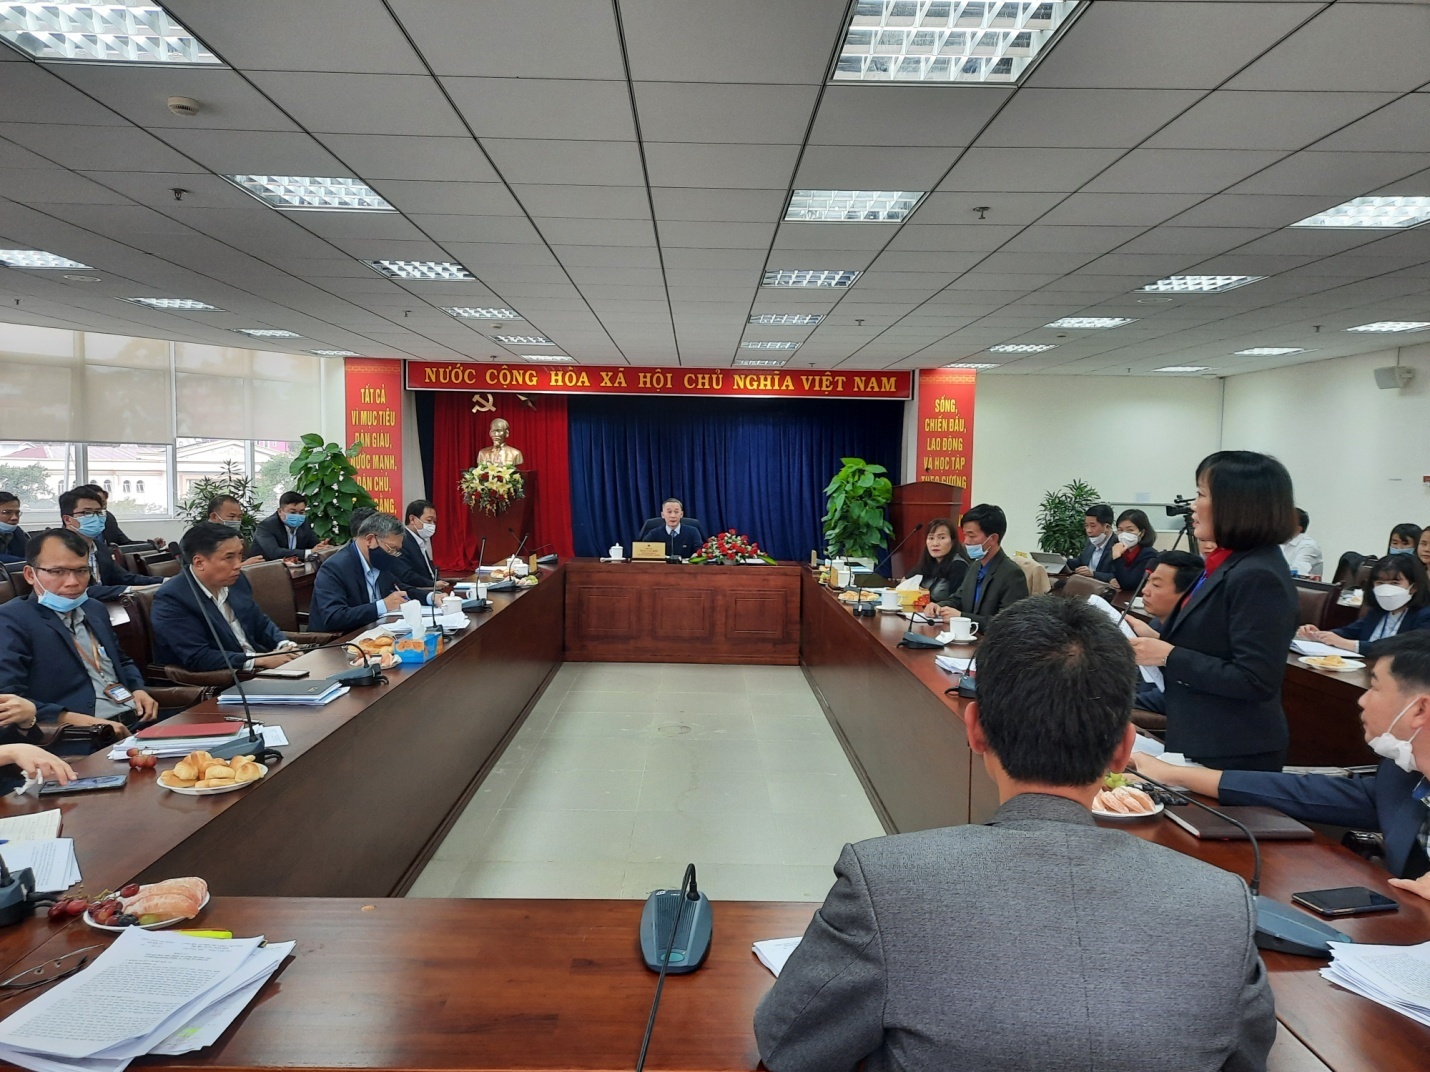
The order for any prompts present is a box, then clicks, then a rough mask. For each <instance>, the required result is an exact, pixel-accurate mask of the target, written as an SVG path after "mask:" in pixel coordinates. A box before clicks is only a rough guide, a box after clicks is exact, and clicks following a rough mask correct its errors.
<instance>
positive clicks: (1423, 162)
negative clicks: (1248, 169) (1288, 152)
mask: <svg viewBox="0 0 1430 1072" xmlns="http://www.w3.org/2000/svg"><path fill="white" fill-rule="evenodd" d="M1426 167H1430V153H1319V152H1311V151H1309V150H1308V151H1305V152H1300V153H1296V154H1295V155H1293V156H1290V157H1288V158H1287V159H1285V160H1283V161H1281V163H1279V164H1274V165H1272V166H1271V167H1269V168H1267V169H1266V170H1265V171H1263V172H1260V173H1259V174H1257V175H1253V176H1252V177H1251V178H1249V179H1247V180H1246V181H1245V182H1242V183H1238V184H1237V185H1236V186H1234V187H1233V188H1232V190H1231V192H1232V193H1238V194H1324V195H1325V196H1326V197H1327V198H1329V199H1332V201H1333V203H1339V202H1341V201H1345V200H1349V199H1350V198H1352V197H1359V196H1361V195H1363V194H1367V193H1369V192H1370V191H1372V190H1375V189H1377V188H1379V187H1381V186H1384V185H1385V184H1386V183H1389V182H1393V181H1394V180H1396V179H1402V178H1405V177H1407V176H1409V175H1413V174H1415V173H1416V172H1418V171H1420V170H1421V169H1423V168H1426ZM1326 207H1327V208H1329V207H1331V206H1330V205H1327V206H1326Z"/></svg>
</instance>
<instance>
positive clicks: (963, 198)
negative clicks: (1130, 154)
mask: <svg viewBox="0 0 1430 1072" xmlns="http://www.w3.org/2000/svg"><path fill="white" fill-rule="evenodd" d="M1064 196H1065V195H1063V194H1061V193H1027V192H1022V193H1017V192H1014V193H1009V192H999V193H993V192H989V191H984V192H981V193H979V192H972V193H963V192H959V193H932V194H929V195H928V197H926V198H924V202H923V204H921V205H920V206H919V207H918V208H917V209H916V210H915V212H914V215H913V219H912V221H911V222H912V223H914V224H917V225H918V226H920V227H922V226H924V225H926V224H930V223H957V224H964V225H968V226H970V227H972V226H975V225H977V226H982V225H984V224H990V223H991V224H994V225H998V224H1008V223H1019V224H1026V223H1032V222H1033V221H1034V220H1036V219H1037V218H1038V217H1039V216H1042V215H1043V214H1044V213H1045V212H1047V211H1048V210H1049V209H1050V208H1052V207H1053V206H1054V205H1056V204H1057V203H1058V202H1059V201H1062V200H1063V198H1064ZM905 226H906V227H907V226H908V225H907V224H906V225H905Z"/></svg>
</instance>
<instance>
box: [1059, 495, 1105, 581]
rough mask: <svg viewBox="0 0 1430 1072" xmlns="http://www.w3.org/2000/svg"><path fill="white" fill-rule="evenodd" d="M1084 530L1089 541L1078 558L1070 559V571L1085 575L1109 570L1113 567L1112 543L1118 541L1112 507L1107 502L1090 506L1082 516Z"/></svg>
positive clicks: (1089, 575) (1083, 546)
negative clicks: (1114, 529) (1113, 526)
mask: <svg viewBox="0 0 1430 1072" xmlns="http://www.w3.org/2000/svg"><path fill="white" fill-rule="evenodd" d="M1082 531H1083V532H1084V533H1085V534H1086V535H1087V542H1086V543H1084V544H1083V545H1082V550H1081V551H1080V552H1078V556H1077V557H1076V558H1070V559H1068V567H1067V568H1068V571H1069V572H1070V573H1076V574H1078V575H1080V576H1083V577H1091V576H1093V575H1094V574H1096V573H1106V572H1108V570H1109V569H1111V567H1112V545H1113V544H1114V543H1116V542H1117V538H1116V537H1115V536H1113V534H1112V507H1110V506H1108V505H1107V504H1106V503H1095V504H1093V505H1092V506H1089V507H1088V508H1087V511H1086V512H1085V513H1084V514H1083V516H1082Z"/></svg>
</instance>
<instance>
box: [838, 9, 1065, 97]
mask: <svg viewBox="0 0 1430 1072" xmlns="http://www.w3.org/2000/svg"><path fill="white" fill-rule="evenodd" d="M1077 7H1078V4H1077V3H1047V2H1043V0H1018V2H1011V3H1003V2H1000V0H989V2H985V3H978V2H972V0H966V2H965V0H950V2H948V3H938V2H934V3H930V2H928V0H858V3H856V4H855V6H854V18H853V19H852V20H851V21H850V23H849V32H848V33H847V34H845V36H844V43H843V44H842V45H841V46H840V49H839V59H838V62H837V63H836V64H835V67H834V81H836V82H934V83H939V82H945V83H948V82H987V83H995V84H1001V83H1008V82H1016V81H1018V79H1019V78H1021V77H1022V75H1023V72H1024V71H1026V70H1027V69H1028V66H1029V64H1031V63H1032V62H1033V60H1034V59H1035V58H1037V56H1038V54H1039V53H1040V52H1042V50H1043V49H1045V48H1047V47H1048V46H1049V45H1050V44H1051V43H1052V41H1053V39H1054V37H1055V36H1056V34H1057V31H1058V28H1059V27H1061V26H1062V25H1063V24H1064V23H1065V22H1066V21H1067V20H1068V19H1069V17H1071V16H1072V14H1073V12H1074V11H1075V10H1077Z"/></svg>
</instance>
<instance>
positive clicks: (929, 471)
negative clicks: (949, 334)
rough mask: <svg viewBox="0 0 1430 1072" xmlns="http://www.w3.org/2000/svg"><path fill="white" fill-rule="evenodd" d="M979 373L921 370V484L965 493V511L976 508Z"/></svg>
mask: <svg viewBox="0 0 1430 1072" xmlns="http://www.w3.org/2000/svg"><path fill="white" fill-rule="evenodd" d="M977 386H978V373H977V372H975V371H973V370H972V369H952V368H939V369H920V370H919V394H918V399H919V408H918V415H919V424H918V449H917V453H916V454H915V456H914V472H915V473H916V474H917V476H918V479H919V480H929V481H935V482H937V483H940V484H952V485H953V486H954V487H958V488H962V489H963V508H964V509H965V510H967V509H968V508H969V507H970V506H972V505H973V503H974V499H973V491H972V482H973V398H974V393H975V391H976V389H977Z"/></svg>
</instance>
